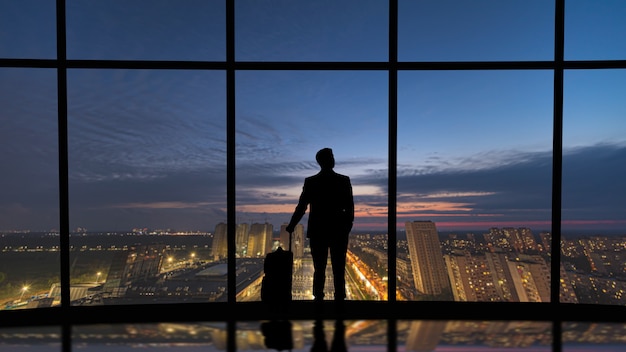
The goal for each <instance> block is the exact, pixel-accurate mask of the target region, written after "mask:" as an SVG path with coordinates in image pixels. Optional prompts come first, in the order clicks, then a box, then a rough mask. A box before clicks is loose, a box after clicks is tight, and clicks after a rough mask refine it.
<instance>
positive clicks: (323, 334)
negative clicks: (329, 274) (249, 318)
mask: <svg viewBox="0 0 626 352" xmlns="http://www.w3.org/2000/svg"><path fill="white" fill-rule="evenodd" d="M236 344H237V351H258V350H262V351H285V350H289V351H320V352H321V351H336V352H341V351H363V350H367V351H372V352H384V351H388V349H387V321H385V320H346V321H344V320H317V321H309V320H295V321H289V320H272V321H263V322H238V323H237V337H236Z"/></svg>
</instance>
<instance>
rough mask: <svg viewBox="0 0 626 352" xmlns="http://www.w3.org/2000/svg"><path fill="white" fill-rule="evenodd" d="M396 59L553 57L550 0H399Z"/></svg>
mask: <svg viewBox="0 0 626 352" xmlns="http://www.w3.org/2000/svg"><path fill="white" fill-rule="evenodd" d="M398 7H399V11H398V59H399V60H400V61H520V60H551V59H552V58H553V57H554V1H545V0H531V1H528V0H509V1H492V0H474V1H457V0H423V1H413V0H399V1H398Z"/></svg>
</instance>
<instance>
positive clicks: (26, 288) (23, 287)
mask: <svg viewBox="0 0 626 352" xmlns="http://www.w3.org/2000/svg"><path fill="white" fill-rule="evenodd" d="M26 291H28V286H22V294H21V295H20V302H21V301H22V297H24V293H26Z"/></svg>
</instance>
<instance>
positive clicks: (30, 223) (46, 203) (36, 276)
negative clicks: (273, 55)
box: [0, 68, 60, 309]
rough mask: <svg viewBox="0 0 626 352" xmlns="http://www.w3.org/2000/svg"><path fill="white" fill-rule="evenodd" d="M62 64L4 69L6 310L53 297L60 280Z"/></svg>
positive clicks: (2, 284) (1, 175) (0, 80)
mask: <svg viewBox="0 0 626 352" xmlns="http://www.w3.org/2000/svg"><path fill="white" fill-rule="evenodd" d="M57 133H58V128H57V87H56V71H55V70H48V69H10V68H2V69H0V136H1V137H0V149H1V150H2V153H1V154H0V165H2V172H0V185H1V186H0V187H1V190H2V197H0V250H1V251H2V254H1V255H0V304H1V305H0V309H17V308H36V307H45V306H48V307H49V306H50V305H51V304H52V302H51V300H50V299H49V297H48V294H49V292H50V286H51V285H52V283H54V282H58V281H59V280H60V264H59V263H60V257H59V176H58V169H59V159H58V153H59V149H58V135H57Z"/></svg>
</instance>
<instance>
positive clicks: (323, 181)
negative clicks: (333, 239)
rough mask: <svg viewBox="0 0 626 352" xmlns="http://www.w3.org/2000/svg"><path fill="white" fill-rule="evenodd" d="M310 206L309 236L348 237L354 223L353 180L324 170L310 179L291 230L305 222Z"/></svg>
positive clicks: (292, 220) (293, 217)
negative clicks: (351, 181) (301, 221)
mask: <svg viewBox="0 0 626 352" xmlns="http://www.w3.org/2000/svg"><path fill="white" fill-rule="evenodd" d="M307 206H310V209H309V222H308V226H307V237H316V236H331V235H345V236H347V235H348V234H349V233H350V230H351V229H352V222H353V221H354V199H353V197H352V184H351V183H350V178H349V177H348V176H344V175H340V174H338V173H336V172H334V171H333V170H322V171H320V172H319V173H317V174H316V175H313V176H310V177H307V178H306V179H305V180H304V186H303V187H302V194H301V195H300V200H299V201H298V205H297V206H296V210H295V211H294V213H293V216H292V217H291V221H290V223H289V224H290V225H291V226H292V227H293V226H295V225H296V224H297V223H298V222H299V221H300V219H302V217H303V216H304V213H305V212H306V209H307Z"/></svg>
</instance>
